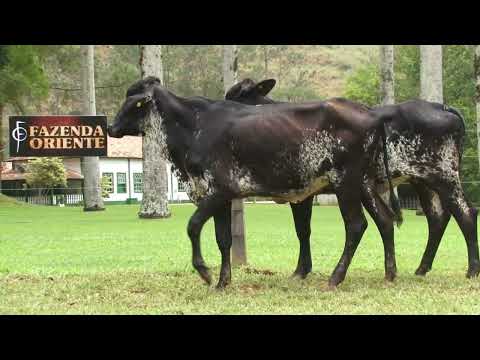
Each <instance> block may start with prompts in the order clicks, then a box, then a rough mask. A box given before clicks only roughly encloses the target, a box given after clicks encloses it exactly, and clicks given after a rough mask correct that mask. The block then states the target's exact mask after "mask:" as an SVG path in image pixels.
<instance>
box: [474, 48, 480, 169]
mask: <svg viewBox="0 0 480 360" xmlns="http://www.w3.org/2000/svg"><path fill="white" fill-rule="evenodd" d="M474 69H475V70H474V71H475V105H476V110H477V111H476V113H477V151H478V153H477V156H478V162H479V168H480V45H476V46H475V60H474Z"/></svg>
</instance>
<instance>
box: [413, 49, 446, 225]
mask: <svg viewBox="0 0 480 360" xmlns="http://www.w3.org/2000/svg"><path fill="white" fill-rule="evenodd" d="M420 98H421V99H423V100H427V101H433V102H437V103H440V104H442V103H443V61H442V45H420ZM417 215H425V214H424V212H423V210H422V209H421V207H420V205H419V206H418V209H417Z"/></svg>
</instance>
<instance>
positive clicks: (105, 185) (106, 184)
mask: <svg viewBox="0 0 480 360" xmlns="http://www.w3.org/2000/svg"><path fill="white" fill-rule="evenodd" d="M101 186H102V198H109V197H110V191H112V187H113V184H112V179H111V178H110V177H109V176H102V183H101Z"/></svg>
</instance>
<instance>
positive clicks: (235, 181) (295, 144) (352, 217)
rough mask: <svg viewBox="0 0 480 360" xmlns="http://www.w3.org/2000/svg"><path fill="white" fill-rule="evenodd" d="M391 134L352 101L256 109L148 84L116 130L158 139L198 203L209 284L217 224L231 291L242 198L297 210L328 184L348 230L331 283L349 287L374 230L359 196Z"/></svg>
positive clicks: (196, 218)
mask: <svg viewBox="0 0 480 360" xmlns="http://www.w3.org/2000/svg"><path fill="white" fill-rule="evenodd" d="M383 129H384V128H383V124H382V123H380V122H379V121H378V119H377V118H376V117H375V116H374V115H373V114H372V113H371V112H370V111H369V110H368V109H366V108H365V107H363V106H361V105H359V104H356V103H353V102H349V101H346V100H335V101H326V102H312V103H305V104H279V105H266V106H262V107H254V106H248V105H243V104H239V103H236V102H232V101H212V100H208V99H205V98H201V97H193V98H181V97H178V96H176V95H174V94H172V93H171V92H169V91H168V90H167V89H165V88H164V87H162V86H161V84H160V81H159V80H158V79H157V78H154V77H148V78H146V79H143V80H140V81H138V82H136V83H135V84H133V85H132V86H131V87H130V88H129V90H128V91H127V98H126V100H125V102H124V104H123V105H122V107H121V109H120V110H119V112H118V114H117V115H116V117H115V120H114V123H113V125H112V126H110V127H109V129H108V132H109V135H110V136H112V137H122V136H124V135H139V134H145V133H149V134H155V135H156V138H157V151H158V152H159V156H163V157H165V158H167V160H169V161H170V162H171V163H172V164H173V165H174V167H175V169H176V171H177V174H178V176H179V177H180V178H181V179H182V180H183V181H186V182H187V184H188V193H189V197H190V198H191V199H192V200H193V201H194V203H195V204H196V205H197V210H196V211H195V213H194V214H193V216H192V217H191V218H190V221H189V223H188V228H187V230H188V235H189V237H190V240H191V243H192V262H193V266H194V268H195V269H196V270H197V271H198V272H199V274H200V276H201V277H202V278H203V279H204V280H205V281H206V282H207V283H210V282H211V276H210V273H209V270H208V268H207V266H206V265H205V262H204V260H203V257H202V255H201V251H200V232H201V230H202V227H203V225H204V224H205V222H206V221H207V220H208V219H210V218H211V217H213V218H214V222H215V234H216V239H217V243H218V246H219V249H220V252H221V257H222V264H221V270H220V278H219V282H218V285H217V287H218V288H223V287H224V286H226V285H227V284H228V283H230V281H231V269H230V247H231V241H232V239H231V219H230V211H231V200H232V199H235V198H245V197H248V196H270V197H274V198H277V199H279V200H283V201H288V202H293V203H295V202H302V201H304V200H305V199H306V198H310V197H311V195H312V194H315V193H318V192H319V191H321V189H324V188H327V187H330V188H331V189H332V190H333V191H334V192H335V193H336V195H337V197H338V202H339V207H340V210H341V213H342V216H343V219H344V222H345V230H346V240H345V249H344V252H343V254H342V257H341V259H340V261H339V263H338V265H337V267H336V268H335V270H334V272H333V274H332V276H331V277H330V285H331V286H336V285H338V284H339V283H340V282H342V281H343V280H344V278H345V275H346V272H347V269H348V266H349V264H350V262H351V260H352V257H353V255H354V253H355V250H356V248H357V246H358V244H359V242H360V239H361V237H362V235H363V233H364V231H365V229H366V227H367V221H366V218H365V216H364V214H363V210H362V205H361V195H360V191H359V189H360V185H361V182H362V178H363V176H364V173H365V171H366V169H367V167H368V166H369V165H370V164H371V163H372V159H374V158H376V157H377V156H378V144H379V143H380V137H382V136H383V137H384V132H383ZM392 199H395V200H396V198H395V196H394V194H392Z"/></svg>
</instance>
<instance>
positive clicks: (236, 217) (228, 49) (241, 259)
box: [223, 45, 247, 265]
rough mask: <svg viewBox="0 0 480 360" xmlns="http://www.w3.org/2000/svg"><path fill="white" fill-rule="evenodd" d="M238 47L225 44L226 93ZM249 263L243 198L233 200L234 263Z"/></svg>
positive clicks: (234, 73) (232, 78) (235, 67)
mask: <svg viewBox="0 0 480 360" xmlns="http://www.w3.org/2000/svg"><path fill="white" fill-rule="evenodd" d="M237 71H238V48H237V45H223V85H224V89H225V93H226V92H227V91H228V89H230V87H232V86H233V85H234V84H235V83H236V81H237ZM246 263H247V250H246V242H245V215H244V206H243V199H235V200H233V201H232V264H233V265H244V264H246Z"/></svg>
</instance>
